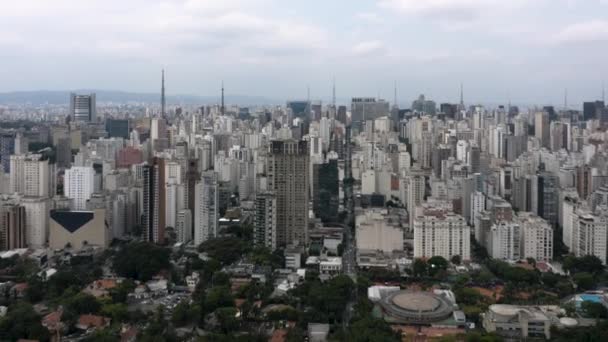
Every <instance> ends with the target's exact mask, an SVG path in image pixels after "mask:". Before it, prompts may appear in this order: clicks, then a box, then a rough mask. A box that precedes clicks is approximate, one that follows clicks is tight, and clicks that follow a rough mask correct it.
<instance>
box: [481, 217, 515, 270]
mask: <svg viewBox="0 0 608 342" xmlns="http://www.w3.org/2000/svg"><path fill="white" fill-rule="evenodd" d="M490 234H491V237H490V239H489V241H490V246H488V252H489V254H490V256H492V258H494V259H502V260H512V261H517V260H520V259H521V239H522V236H521V229H520V226H519V224H517V223H515V222H498V223H496V224H494V225H493V226H492V229H491V231H490Z"/></svg>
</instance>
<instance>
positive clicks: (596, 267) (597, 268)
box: [563, 255, 604, 274]
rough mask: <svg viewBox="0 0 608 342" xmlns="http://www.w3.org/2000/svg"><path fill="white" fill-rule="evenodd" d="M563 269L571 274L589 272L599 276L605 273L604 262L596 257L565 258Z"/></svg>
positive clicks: (570, 256) (569, 256) (571, 256)
mask: <svg viewBox="0 0 608 342" xmlns="http://www.w3.org/2000/svg"><path fill="white" fill-rule="evenodd" d="M563 267H564V270H566V271H568V272H570V273H579V272H587V273H592V274H599V273H601V272H602V271H604V265H603V264H602V261H601V260H600V259H599V258H598V257H596V256H595V255H585V256H583V257H581V258H577V257H575V256H573V255H568V256H566V258H564V263H563Z"/></svg>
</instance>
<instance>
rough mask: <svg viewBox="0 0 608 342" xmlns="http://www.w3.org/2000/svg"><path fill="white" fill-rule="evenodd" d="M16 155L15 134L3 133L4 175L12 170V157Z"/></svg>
mask: <svg viewBox="0 0 608 342" xmlns="http://www.w3.org/2000/svg"><path fill="white" fill-rule="evenodd" d="M13 154H15V134H14V133H1V134H0V164H1V165H2V169H3V170H4V173H9V172H10V170H11V155H13Z"/></svg>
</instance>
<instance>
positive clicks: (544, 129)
mask: <svg viewBox="0 0 608 342" xmlns="http://www.w3.org/2000/svg"><path fill="white" fill-rule="evenodd" d="M534 135H535V136H536V138H537V139H538V140H539V142H540V146H541V147H545V148H550V146H549V143H550V141H549V139H550V133H549V114H548V113H547V112H537V113H536V114H535V116H534Z"/></svg>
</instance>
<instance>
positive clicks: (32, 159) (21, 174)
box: [10, 154, 54, 197]
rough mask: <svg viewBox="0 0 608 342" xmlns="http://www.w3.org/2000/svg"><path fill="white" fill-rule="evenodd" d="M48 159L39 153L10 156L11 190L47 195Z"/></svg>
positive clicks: (36, 195) (48, 182)
mask: <svg viewBox="0 0 608 342" xmlns="http://www.w3.org/2000/svg"><path fill="white" fill-rule="evenodd" d="M51 176H54V175H51V174H50V172H49V161H48V159H46V158H44V157H43V156H42V155H40V154H27V155H13V156H11V173H10V181H11V192H13V193H18V194H22V195H25V196H34V197H48V196H49V187H50V185H49V184H50V178H51Z"/></svg>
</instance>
